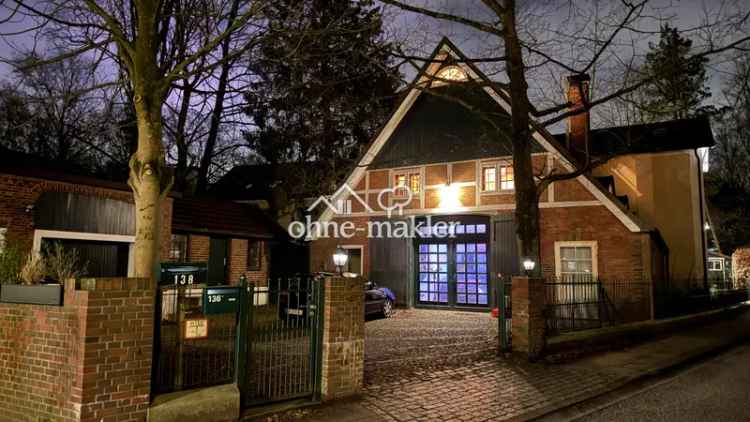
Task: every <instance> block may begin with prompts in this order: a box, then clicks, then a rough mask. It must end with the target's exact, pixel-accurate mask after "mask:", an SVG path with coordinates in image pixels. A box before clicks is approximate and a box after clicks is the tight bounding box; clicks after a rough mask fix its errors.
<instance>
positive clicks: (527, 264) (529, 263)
mask: <svg viewBox="0 0 750 422" xmlns="http://www.w3.org/2000/svg"><path fill="white" fill-rule="evenodd" d="M535 266H536V262H534V260H533V259H531V258H526V259H524V260H523V269H524V270H526V275H529V273H530V272H532V271H534V267H535Z"/></svg>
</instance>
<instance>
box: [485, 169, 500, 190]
mask: <svg viewBox="0 0 750 422" xmlns="http://www.w3.org/2000/svg"><path fill="white" fill-rule="evenodd" d="M495 190H497V167H495V166H484V167H482V192H494V191H495Z"/></svg>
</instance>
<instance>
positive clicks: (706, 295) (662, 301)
mask: <svg viewBox="0 0 750 422" xmlns="http://www.w3.org/2000/svg"><path fill="white" fill-rule="evenodd" d="M749 298H750V285H748V284H747V283H745V282H744V280H739V281H735V280H731V279H728V280H711V281H709V282H708V283H706V284H704V283H703V282H702V281H696V280H660V281H656V282H655V283H654V302H655V303H654V309H655V314H656V315H655V317H656V318H657V319H661V318H672V317H678V316H682V315H689V314H694V313H698V312H705V311H710V310H713V309H720V308H724V307H728V306H732V305H736V304H738V303H741V302H744V301H747V300H748V299H749Z"/></svg>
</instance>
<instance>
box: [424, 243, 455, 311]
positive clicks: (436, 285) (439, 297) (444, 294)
mask: <svg viewBox="0 0 750 422" xmlns="http://www.w3.org/2000/svg"><path fill="white" fill-rule="evenodd" d="M418 255H419V256H418V260H419V272H418V279H419V301H420V302H422V303H436V304H448V244H447V243H429V244H427V243H423V244H421V245H419V253H418Z"/></svg>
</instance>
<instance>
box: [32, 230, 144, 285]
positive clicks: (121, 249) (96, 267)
mask: <svg viewBox="0 0 750 422" xmlns="http://www.w3.org/2000/svg"><path fill="white" fill-rule="evenodd" d="M54 243H60V244H62V246H63V248H65V249H66V250H72V249H75V250H77V251H78V257H79V264H80V265H81V266H83V267H84V268H85V274H84V275H86V276H88V277H127V275H128V250H129V245H128V244H127V243H118V242H98V241H91V240H73V239H44V241H43V242H42V251H45V250H46V249H47V248H48V247H50V246H52V244H54Z"/></svg>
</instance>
